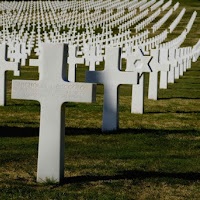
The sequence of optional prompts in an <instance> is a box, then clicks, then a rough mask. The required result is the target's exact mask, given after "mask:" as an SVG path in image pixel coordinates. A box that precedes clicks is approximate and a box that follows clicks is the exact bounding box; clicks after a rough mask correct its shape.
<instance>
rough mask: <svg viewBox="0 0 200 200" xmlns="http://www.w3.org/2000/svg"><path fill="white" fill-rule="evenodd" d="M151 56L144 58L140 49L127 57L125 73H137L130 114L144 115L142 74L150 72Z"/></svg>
mask: <svg viewBox="0 0 200 200" xmlns="http://www.w3.org/2000/svg"><path fill="white" fill-rule="evenodd" d="M150 60H151V56H145V55H144V52H143V51H142V50H141V49H138V48H137V49H136V50H135V52H131V53H129V54H128V55H127V62H126V66H127V67H126V71H134V72H137V73H138V77H137V84H134V85H133V86H132V102H131V113H137V114H143V113H144V72H151V67H150V65H149V62H150Z"/></svg>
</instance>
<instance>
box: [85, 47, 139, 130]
mask: <svg viewBox="0 0 200 200" xmlns="http://www.w3.org/2000/svg"><path fill="white" fill-rule="evenodd" d="M120 60H121V48H119V47H106V49H105V68H104V70H103V71H86V82H88V83H100V84H103V85H104V103H103V124H102V131H113V130H116V129H118V126H119V125H118V124H119V119H118V115H119V114H118V104H119V93H118V89H119V85H121V84H131V85H133V84H137V73H136V72H122V71H120V70H119V68H120Z"/></svg>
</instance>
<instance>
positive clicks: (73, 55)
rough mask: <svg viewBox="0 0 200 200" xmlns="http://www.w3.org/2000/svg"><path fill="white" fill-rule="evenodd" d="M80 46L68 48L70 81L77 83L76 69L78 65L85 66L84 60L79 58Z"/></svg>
mask: <svg viewBox="0 0 200 200" xmlns="http://www.w3.org/2000/svg"><path fill="white" fill-rule="evenodd" d="M77 51H78V46H75V45H69V48H68V56H69V57H68V64H69V67H68V81H70V82H76V67H77V64H84V58H78V56H77Z"/></svg>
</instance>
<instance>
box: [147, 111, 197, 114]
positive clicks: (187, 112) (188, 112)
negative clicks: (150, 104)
mask: <svg viewBox="0 0 200 200" xmlns="http://www.w3.org/2000/svg"><path fill="white" fill-rule="evenodd" d="M161 113H181V114H199V113H200V111H175V112H171V111H164V112H159V111H156V112H154V111H150V112H145V113H144V114H161Z"/></svg>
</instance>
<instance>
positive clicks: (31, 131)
mask: <svg viewBox="0 0 200 200" xmlns="http://www.w3.org/2000/svg"><path fill="white" fill-rule="evenodd" d="M187 133H192V134H200V131H197V130H193V129H191V130H163V129H133V128H130V129H119V130H116V131H108V132H102V131H101V129H100V128H71V127H67V128H65V135H66V136H78V135H120V134H134V135H135V134H154V135H169V134H187ZM38 136H39V128H21V127H0V137H38Z"/></svg>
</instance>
